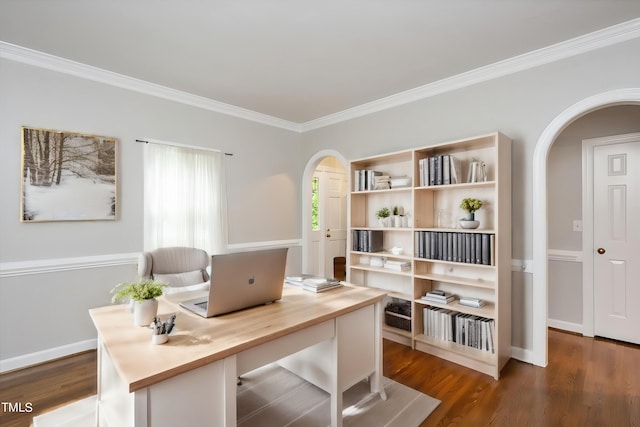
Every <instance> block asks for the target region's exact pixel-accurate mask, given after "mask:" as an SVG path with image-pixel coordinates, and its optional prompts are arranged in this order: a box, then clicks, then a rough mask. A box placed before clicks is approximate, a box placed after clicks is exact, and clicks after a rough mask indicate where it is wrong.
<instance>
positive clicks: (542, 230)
mask: <svg viewBox="0 0 640 427" xmlns="http://www.w3.org/2000/svg"><path fill="white" fill-rule="evenodd" d="M637 103H640V89H639V88H631V89H620V90H615V91H610V92H605V93H602V94H598V95H594V96H592V97H589V98H586V99H584V100H582V101H580V102H578V103H576V104H574V105H572V106H571V107H569V108H567V109H566V110H564V111H563V112H562V113H561V114H560V115H558V116H557V117H556V118H555V119H554V120H553V121H552V122H551V123H550V124H549V125H548V126H547V127H546V129H545V130H544V131H543V132H542V135H541V136H540V138H539V139H538V143H537V144H536V147H535V150H534V154H533V301H532V306H533V360H532V361H533V363H534V364H535V365H538V366H546V365H547V363H548V358H547V316H548V305H547V297H548V266H547V251H548V237H547V232H548V220H547V208H548V206H547V156H548V154H549V149H550V148H551V146H552V145H553V143H554V141H555V140H556V138H557V137H558V135H559V134H560V133H561V132H562V131H563V130H564V128H565V127H566V126H567V125H568V124H570V123H571V122H573V121H574V120H576V119H578V118H580V117H582V116H583V115H585V114H587V113H589V112H591V111H594V110H597V109H600V108H603V107H607V106H613V105H621V104H637Z"/></svg>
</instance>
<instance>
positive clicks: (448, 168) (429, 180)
mask: <svg viewBox="0 0 640 427" xmlns="http://www.w3.org/2000/svg"><path fill="white" fill-rule="evenodd" d="M461 168H462V163H461V162H460V159H458V158H456V157H454V156H452V155H449V154H444V155H439V156H432V157H427V158H425V159H420V160H419V161H418V170H419V172H420V186H421V187H427V186H431V185H448V184H459V183H461V182H463V181H462V169H461Z"/></svg>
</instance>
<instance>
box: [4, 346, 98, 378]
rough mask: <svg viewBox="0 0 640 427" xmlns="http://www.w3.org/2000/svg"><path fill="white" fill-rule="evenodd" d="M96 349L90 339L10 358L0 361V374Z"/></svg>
mask: <svg viewBox="0 0 640 427" xmlns="http://www.w3.org/2000/svg"><path fill="white" fill-rule="evenodd" d="M96 348H98V340H97V339H91V340H86V341H80V342H76V343H72V344H67V345H63V346H60V347H54V348H49V349H47V350H42V351H37V352H35V353H29V354H24V355H22V356H17V357H11V358H9V359H2V360H0V373H4V372H9V371H14V370H16V369H22V368H26V367H29V366H33V365H38V364H40V363H44V362H49V361H51V360H55V359H59V358H61V357H66V356H71V355H73V354H76V353H82V352H83V351H87V350H95V349H96Z"/></svg>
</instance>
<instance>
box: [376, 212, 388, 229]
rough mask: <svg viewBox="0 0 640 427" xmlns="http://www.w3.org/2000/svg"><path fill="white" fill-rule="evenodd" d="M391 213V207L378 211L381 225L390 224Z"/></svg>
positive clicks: (386, 225)
mask: <svg viewBox="0 0 640 427" xmlns="http://www.w3.org/2000/svg"><path fill="white" fill-rule="evenodd" d="M390 215H391V211H390V210H389V208H387V207H385V208H380V209H378V211H377V212H376V217H377V218H378V222H379V223H380V226H381V227H388V226H389V216H390Z"/></svg>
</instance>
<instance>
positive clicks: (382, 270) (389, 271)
mask: <svg viewBox="0 0 640 427" xmlns="http://www.w3.org/2000/svg"><path fill="white" fill-rule="evenodd" d="M351 268H353V269H356V270H362V271H375V272H377V273H385V274H394V275H398V276H407V277H410V276H412V274H411V270H407V271H398V270H392V269H390V268H384V267H372V266H370V265H367V264H356V265H352V266H351Z"/></svg>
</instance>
